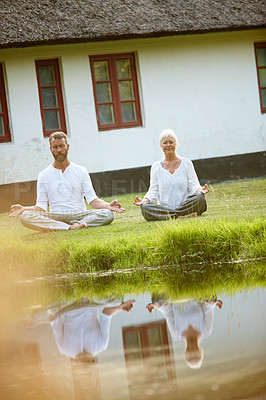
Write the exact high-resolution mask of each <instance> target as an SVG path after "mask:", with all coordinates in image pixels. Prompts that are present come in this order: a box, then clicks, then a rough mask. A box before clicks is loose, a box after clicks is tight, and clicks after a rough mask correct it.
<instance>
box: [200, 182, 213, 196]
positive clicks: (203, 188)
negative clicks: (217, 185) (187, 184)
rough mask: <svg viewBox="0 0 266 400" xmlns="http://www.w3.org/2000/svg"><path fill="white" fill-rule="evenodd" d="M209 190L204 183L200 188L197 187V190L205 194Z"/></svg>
mask: <svg viewBox="0 0 266 400" xmlns="http://www.w3.org/2000/svg"><path fill="white" fill-rule="evenodd" d="M209 190H210V189H209V187H208V185H207V184H206V183H205V185H204V186H203V187H202V188H200V189H198V190H197V192H200V193H203V194H207V193H208V192H209Z"/></svg>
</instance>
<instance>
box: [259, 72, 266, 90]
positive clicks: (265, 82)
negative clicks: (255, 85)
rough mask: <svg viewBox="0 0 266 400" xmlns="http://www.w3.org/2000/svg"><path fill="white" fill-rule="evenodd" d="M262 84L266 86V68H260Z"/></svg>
mask: <svg viewBox="0 0 266 400" xmlns="http://www.w3.org/2000/svg"><path fill="white" fill-rule="evenodd" d="M259 77H260V86H261V87H264V86H266V68H261V69H259Z"/></svg>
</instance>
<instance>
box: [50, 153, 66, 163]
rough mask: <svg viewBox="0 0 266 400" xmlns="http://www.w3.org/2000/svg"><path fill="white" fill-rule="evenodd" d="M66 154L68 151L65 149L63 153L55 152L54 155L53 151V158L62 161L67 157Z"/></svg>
mask: <svg viewBox="0 0 266 400" xmlns="http://www.w3.org/2000/svg"><path fill="white" fill-rule="evenodd" d="M67 154H68V151H66V152H65V153H61V154H57V155H55V154H54V153H53V156H54V159H55V160H56V161H58V162H63V161H65V159H66V158H67Z"/></svg>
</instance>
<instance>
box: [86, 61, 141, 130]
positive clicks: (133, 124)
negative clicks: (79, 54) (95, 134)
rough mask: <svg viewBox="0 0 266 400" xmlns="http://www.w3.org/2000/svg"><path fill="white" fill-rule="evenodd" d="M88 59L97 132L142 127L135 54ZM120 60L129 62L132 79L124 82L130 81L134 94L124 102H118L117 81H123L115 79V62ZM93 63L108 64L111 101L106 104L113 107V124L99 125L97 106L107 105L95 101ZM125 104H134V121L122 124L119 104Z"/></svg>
mask: <svg viewBox="0 0 266 400" xmlns="http://www.w3.org/2000/svg"><path fill="white" fill-rule="evenodd" d="M89 59H90V67H91V74H92V84H93V93H94V101H95V109H96V116H97V124H98V129H99V131H105V130H111V129H121V128H132V127H136V126H142V118H141V109H140V99H139V90H138V79H137V72H136V62H135V54H134V53H122V54H105V55H97V56H90V57H89ZM122 59H129V60H130V66H131V74H132V77H131V78H126V79H125V80H131V81H132V84H133V92H134V99H133V100H124V101H122V100H120V96H119V86H118V84H119V81H122V80H123V79H121V80H119V79H118V77H117V72H116V60H122ZM94 61H107V62H108V66H109V76H110V80H108V82H110V84H111V93H112V101H111V102H108V104H109V103H111V104H112V105H113V112H114V123H110V124H101V122H100V115H99V104H101V105H102V104H107V103H99V102H98V99H97V90H96V83H97V82H96V80H95V75H94V67H93V63H94ZM101 82H102V81H101ZM126 102H134V103H135V110H136V120H135V121H127V122H123V119H122V110H121V104H122V103H126Z"/></svg>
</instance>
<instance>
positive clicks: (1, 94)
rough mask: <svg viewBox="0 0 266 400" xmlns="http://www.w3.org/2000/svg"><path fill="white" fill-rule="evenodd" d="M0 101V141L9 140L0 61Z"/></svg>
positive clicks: (2, 72) (3, 81) (4, 90)
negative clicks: (0, 120)
mask: <svg viewBox="0 0 266 400" xmlns="http://www.w3.org/2000/svg"><path fill="white" fill-rule="evenodd" d="M0 101H1V106H2V107H1V108H2V112H0V116H1V117H2V118H3V125H4V133H5V134H4V135H1V136H0V143H4V142H11V134H10V129H9V118H8V108H7V100H6V86H5V80H4V71H3V64H2V63H0Z"/></svg>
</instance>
